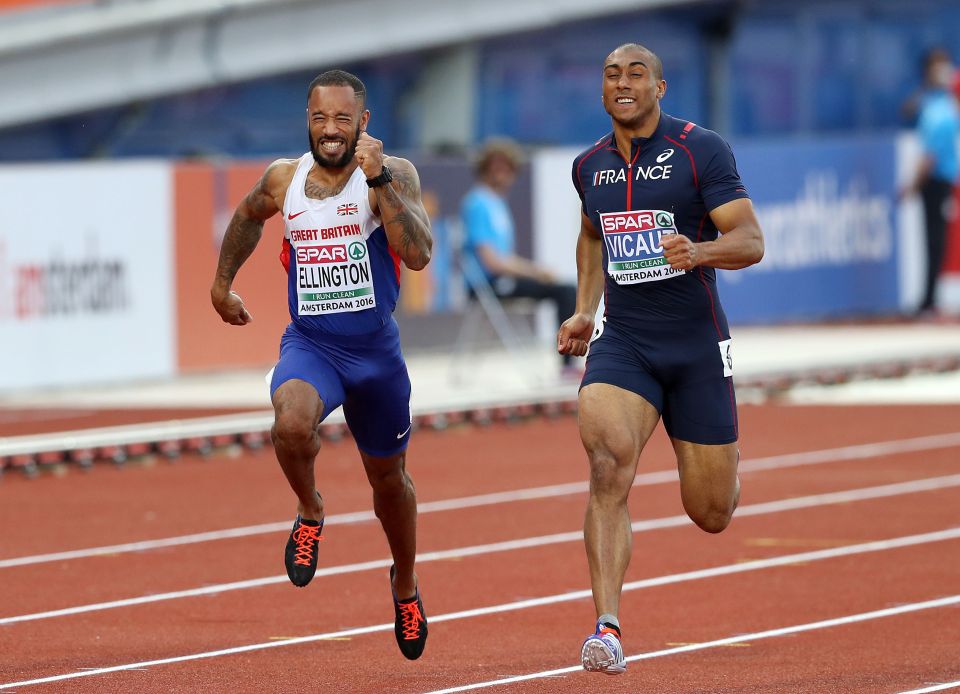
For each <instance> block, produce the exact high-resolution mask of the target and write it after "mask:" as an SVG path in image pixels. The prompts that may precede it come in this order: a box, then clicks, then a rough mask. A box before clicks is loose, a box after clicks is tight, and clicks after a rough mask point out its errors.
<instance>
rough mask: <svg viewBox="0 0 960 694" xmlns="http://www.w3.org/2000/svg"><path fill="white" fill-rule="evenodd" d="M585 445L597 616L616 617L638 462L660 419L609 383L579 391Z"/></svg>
mask: <svg viewBox="0 0 960 694" xmlns="http://www.w3.org/2000/svg"><path fill="white" fill-rule="evenodd" d="M579 408H580V439H581V440H582V441H583V446H584V448H585V449H586V451H587V456H588V458H589V460H590V500H589V502H588V503H587V515H586V519H585V521H584V526H583V539H584V542H585V544H586V548H587V561H588V563H589V565H590V584H591V587H592V588H593V602H594V605H595V606H596V608H597V616H598V617H599V616H600V615H602V614H612V615H617V613H618V610H619V608H620V591H621V590H622V588H623V577H624V575H625V574H626V572H627V565H628V564H629V563H630V552H631V549H632V545H633V533H632V532H631V529H630V514H629V512H628V511H627V496H628V494H629V493H630V488H631V487H632V486H633V478H634V476H635V475H636V471H637V462H638V460H639V458H640V452H641V451H642V450H643V447H644V445H645V444H646V442H647V439H649V438H650V434H651V433H653V430H654V428H655V427H656V426H657V422H658V421H659V419H660V415H659V414H658V413H657V410H656V408H655V407H654V406H653V405H651V404H650V403H649V402H647V401H646V400H645V399H643V398H642V397H640V396H639V395H636V394H635V393H631V392H629V391H626V390H623V389H621V388H617V387H616V386H611V385H607V384H604V383H592V384H590V385H588V386H586V387H584V388H583V389H582V390H581V391H580V398H579Z"/></svg>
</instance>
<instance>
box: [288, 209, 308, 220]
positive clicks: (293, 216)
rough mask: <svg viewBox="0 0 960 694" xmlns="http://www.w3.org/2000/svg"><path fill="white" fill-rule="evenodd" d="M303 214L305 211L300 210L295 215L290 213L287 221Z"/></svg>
mask: <svg viewBox="0 0 960 694" xmlns="http://www.w3.org/2000/svg"><path fill="white" fill-rule="evenodd" d="M304 212H306V210H301V211H300V212H296V213H294V212H291V213H290V214H288V215H287V219H294V218H296V217H299V216H300V215H302V214H303V213H304Z"/></svg>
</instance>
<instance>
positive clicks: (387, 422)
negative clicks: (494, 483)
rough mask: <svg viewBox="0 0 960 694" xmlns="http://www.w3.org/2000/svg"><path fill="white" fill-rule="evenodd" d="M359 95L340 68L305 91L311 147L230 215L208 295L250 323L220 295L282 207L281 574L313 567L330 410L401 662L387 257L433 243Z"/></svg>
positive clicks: (407, 567)
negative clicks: (379, 550) (370, 523)
mask: <svg viewBox="0 0 960 694" xmlns="http://www.w3.org/2000/svg"><path fill="white" fill-rule="evenodd" d="M365 100H366V88H365V87H364V85H363V82H361V81H360V80H359V79H358V78H357V77H355V76H354V75H351V74H350V73H347V72H343V71H342V70H331V71H328V72H324V73H323V74H321V75H319V76H318V77H317V78H316V79H314V80H313V82H311V83H310V86H309V88H308V90H307V132H308V135H309V141H310V151H309V152H307V153H306V154H304V155H303V156H302V157H300V158H299V159H278V160H277V161H275V162H273V163H272V164H271V165H270V166H269V167H267V170H266V172H265V173H264V174H263V177H262V178H261V179H260V181H259V182H258V183H257V184H256V185H255V186H254V188H253V190H251V191H250V192H249V193H248V194H247V196H246V197H245V198H244V199H243V201H242V202H241V203H240V204H239V205H238V206H237V209H236V212H234V215H233V219H232V220H231V221H230V225H229V226H228V227H227V232H226V235H225V236H224V239H223V245H222V247H221V249H220V262H219V265H218V267H217V274H216V278H215V279H214V282H213V287H212V289H211V290H210V294H211V298H212V300H213V306H214V308H215V309H216V310H217V313H219V314H220V317H221V318H223V320H224V321H225V322H227V323H230V324H232V325H246V324H247V323H249V322H250V321H251V316H250V314H249V313H248V312H247V309H246V308H245V307H244V305H243V301H242V299H241V298H240V297H239V296H238V295H237V294H236V293H235V292H233V291H231V289H230V288H231V285H232V283H233V279H234V277H235V276H236V274H237V271H238V270H239V269H240V266H241V265H243V263H244V261H245V260H246V259H247V258H248V257H249V256H250V254H251V253H252V252H253V250H254V248H255V247H256V245H257V242H258V241H259V240H260V236H261V233H262V231H263V223H264V221H265V220H266V219H269V218H270V217H272V216H273V215H275V214H276V213H277V212H281V213H282V214H283V218H284V225H285V227H286V231H285V234H284V240H283V252H282V253H281V260H282V261H283V264H284V266H285V267H286V268H287V273H288V288H289V289H288V295H289V306H290V318H291V323H290V325H289V326H288V327H287V330H286V332H285V333H284V335H283V338H282V339H281V341H280V360H279V362H278V363H277V366H276V369H275V370H274V373H273V380H272V382H271V384H270V392H271V397H272V400H273V407H274V411H275V420H274V425H273V431H272V434H273V443H274V448H275V450H276V453H277V458H278V460H279V461H280V467H281V468H283V472H284V474H285V475H286V476H287V480H288V481H289V483H290V487H291V488H292V489H293V492H294V494H296V495H297V499H298V501H299V504H298V506H297V518H296V520H295V521H294V524H293V531H292V532H291V534H290V539H289V540H288V542H287V546H286V552H285V557H284V563H285V564H286V568H287V575H288V576H289V577H290V580H291V581H292V582H293V584H294V585H296V586H305V585H307V583H309V582H310V579H312V578H313V575H314V572H315V571H316V569H317V549H318V545H319V541H320V532H321V530H322V529H323V518H324V511H323V500H322V498H321V497H320V494H319V493H318V492H317V490H316V481H315V477H314V468H313V466H314V459H315V458H316V456H317V453H318V452H319V450H320V438H319V434H318V425H319V424H320V422H322V421H323V420H324V418H325V417H326V416H327V415H329V414H330V413H331V412H332V411H333V410H335V409H336V408H338V407H340V406H341V405H343V413H344V417H345V418H346V422H347V426H349V428H350V432H351V433H352V434H353V437H354V439H355V441H356V443H357V448H358V450H359V452H360V458H361V460H362V461H363V466H364V469H365V470H366V473H367V478H368V479H369V481H370V486H371V487H372V488H373V506H374V510H375V512H376V514H377V518H379V519H380V523H381V525H382V526H383V531H384V533H385V534H386V537H387V541H388V542H389V544H390V552H391V553H392V555H393V562H394V564H393V566H392V567H391V569H390V582H391V587H392V590H393V602H394V612H395V616H396V622H395V633H396V637H397V643H398V644H399V646H400V651H401V652H402V653H403V655H404V656H406V657H407V658H409V659H411V660H414V659H416V658H419V657H420V654H421V653H423V648H424V645H425V644H426V640H427V620H426V616H425V615H424V611H423V602H422V601H421V599H420V591H419V588H418V584H417V577H416V574H415V573H414V558H415V556H416V549H417V543H416V523H417V500H416V494H415V492H414V488H413V483H412V481H411V480H410V477H409V475H408V474H407V472H406V467H405V456H406V449H407V442H408V440H409V438H410V422H411V420H410V379H409V377H408V375H407V367H406V364H405V363H404V360H403V355H402V354H401V352H400V339H399V332H398V329H397V324H396V321H394V319H393V315H392V314H393V309H394V308H395V306H396V304H397V296H398V293H399V289H400V262H401V261H403V263H405V264H406V266H407V267H409V268H410V269H412V270H421V269H423V268H424V267H425V266H426V265H427V263H428V262H429V261H430V251H431V248H432V245H433V240H432V237H431V234H430V220H429V218H428V217H427V213H426V211H425V210H424V208H423V203H422V202H421V199H420V180H419V177H418V176H417V171H416V169H415V168H414V167H413V165H412V164H411V163H410V162H409V161H406V160H405V159H400V158H397V157H388V156H385V155H384V153H383V143H382V142H380V141H379V140H377V139H375V138H373V137H371V136H370V135H369V134H368V133H367V124H368V123H369V121H370V111H368V110H366V108H365Z"/></svg>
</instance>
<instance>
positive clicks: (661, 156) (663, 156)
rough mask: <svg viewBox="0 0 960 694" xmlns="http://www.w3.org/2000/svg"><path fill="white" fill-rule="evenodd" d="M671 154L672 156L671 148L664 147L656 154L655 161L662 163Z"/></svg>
mask: <svg viewBox="0 0 960 694" xmlns="http://www.w3.org/2000/svg"><path fill="white" fill-rule="evenodd" d="M672 156H673V148H671V149H665V150H663V151H662V152H660V154H659V155H658V156H657V163H658V164H662V163H663V162H665V161H666V160H667V159H669V158H670V157H672Z"/></svg>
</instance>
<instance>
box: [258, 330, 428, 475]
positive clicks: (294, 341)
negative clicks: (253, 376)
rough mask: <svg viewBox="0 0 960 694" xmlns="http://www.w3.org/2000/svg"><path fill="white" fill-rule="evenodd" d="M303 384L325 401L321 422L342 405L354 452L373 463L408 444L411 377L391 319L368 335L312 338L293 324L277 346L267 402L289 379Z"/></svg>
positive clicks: (403, 448)
mask: <svg viewBox="0 0 960 694" xmlns="http://www.w3.org/2000/svg"><path fill="white" fill-rule="evenodd" d="M293 378H297V379H300V380H301V381H306V382H307V383H309V384H310V385H312V386H313V387H314V388H316V390H317V393H318V394H319V395H320V400H322V401H323V415H322V416H321V421H322V420H323V419H326V418H327V416H329V414H330V413H331V412H333V411H334V410H335V409H337V408H338V407H340V406H341V405H343V415H344V418H345V419H346V422H347V426H348V427H349V428H350V433H351V434H353V438H354V440H355V441H356V442H357V448H359V449H360V450H361V451H363V452H364V453H366V454H367V455H372V456H376V457H389V456H393V455H396V454H398V453H400V452H402V451H404V450H405V449H406V447H407V443H408V441H409V440H410V422H411V419H410V377H409V375H408V374H407V365H406V363H405V362H404V360H403V354H402V353H401V352H400V334H399V331H398V329H397V324H396V321H394V320H393V319H392V318H391V319H390V321H389V322H388V323H387V324H385V325H384V327H383V329H382V330H380V331H378V332H376V333H374V334H372V335H350V336H337V335H324V336H322V337H316V336H312V335H308V334H307V333H306V332H305V331H303V330H301V329H300V328H298V327H297V326H296V325H294V324H293V323H291V324H290V325H289V326H287V330H286V332H284V334H283V337H282V338H281V340H280V361H278V362H277V365H276V367H275V368H274V371H273V378H272V379H271V381H270V397H271V398H272V397H273V394H274V392H276V390H277V388H279V387H280V386H281V385H283V384H284V383H285V382H287V381H289V380H290V379H293Z"/></svg>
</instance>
